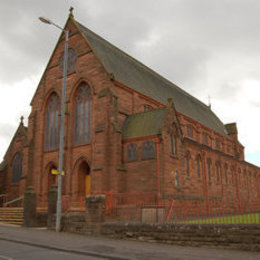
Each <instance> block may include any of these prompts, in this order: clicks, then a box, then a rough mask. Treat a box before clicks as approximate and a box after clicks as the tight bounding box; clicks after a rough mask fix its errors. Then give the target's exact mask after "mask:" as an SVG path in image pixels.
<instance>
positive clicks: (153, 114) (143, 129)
mask: <svg viewBox="0 0 260 260" xmlns="http://www.w3.org/2000/svg"><path fill="white" fill-rule="evenodd" d="M166 112H167V109H166V108H161V109H155V110H150V111H147V112H143V113H138V114H133V115H131V116H128V117H127V118H126V120H125V121H124V124H123V127H122V135H123V140H125V139H130V138H136V137H141V136H149V135H155V134H160V133H161V129H162V127H163V123H164V119H165V115H166Z"/></svg>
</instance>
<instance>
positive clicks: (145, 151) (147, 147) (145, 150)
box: [142, 141, 155, 160]
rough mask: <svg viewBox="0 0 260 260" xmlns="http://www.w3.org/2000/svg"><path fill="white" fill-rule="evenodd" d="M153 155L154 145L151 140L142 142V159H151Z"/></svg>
mask: <svg viewBox="0 0 260 260" xmlns="http://www.w3.org/2000/svg"><path fill="white" fill-rule="evenodd" d="M154 157H155V147H154V142H153V141H146V142H143V147H142V159H143V160H145V159H153V158H154Z"/></svg>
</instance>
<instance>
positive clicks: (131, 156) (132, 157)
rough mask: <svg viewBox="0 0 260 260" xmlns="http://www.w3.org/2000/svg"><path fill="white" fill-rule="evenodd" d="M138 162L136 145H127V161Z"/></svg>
mask: <svg viewBox="0 0 260 260" xmlns="http://www.w3.org/2000/svg"><path fill="white" fill-rule="evenodd" d="M137 160H138V154H137V145H136V144H135V143H130V144H128V145H127V161H128V162H133V161H137Z"/></svg>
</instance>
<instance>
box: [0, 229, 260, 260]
mask: <svg viewBox="0 0 260 260" xmlns="http://www.w3.org/2000/svg"><path fill="white" fill-rule="evenodd" d="M0 255H2V259H8V260H20V259H21V260H23V259H26V260H34V259H35V260H45V259H46V260H52V259H55V260H56V259H57V260H59V259H62V260H67V259H73V260H74V259H75V260H77V259H79V260H81V259H87V260H92V259H93V260H98V259H99V260H100V259H101V260H102V259H109V260H260V252H246V251H239V250H228V249H217V248H206V247H203V248H202V247H186V246H175V245H166V244H159V243H148V242H140V241H126V240H116V239H108V238H104V237H94V236H86V235H77V234H71V233H63V232H61V233H57V232H54V231H50V230H46V229H35V228H23V227H17V226H16V227H14V226H6V225H1V224H0ZM3 257H6V258H3ZM8 257H9V258H8ZM0 260H1V258H0Z"/></svg>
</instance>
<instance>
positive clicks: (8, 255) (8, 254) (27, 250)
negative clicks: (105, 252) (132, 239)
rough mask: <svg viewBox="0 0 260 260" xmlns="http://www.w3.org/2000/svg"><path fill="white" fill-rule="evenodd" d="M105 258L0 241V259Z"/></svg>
mask: <svg viewBox="0 0 260 260" xmlns="http://www.w3.org/2000/svg"><path fill="white" fill-rule="evenodd" d="M29 259H30V260H33V259H37V260H52V259H55V260H71V259H73V260H105V259H107V258H103V257H102V258H100V257H98V258H97V257H92V256H86V255H80V254H72V253H68V252H63V251H57V250H51V249H46V248H39V247H36V246H28V245H24V244H18V243H14V242H10V241H1V242H0V260H29Z"/></svg>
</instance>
